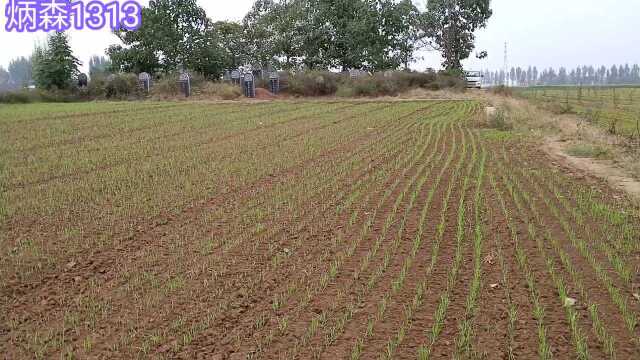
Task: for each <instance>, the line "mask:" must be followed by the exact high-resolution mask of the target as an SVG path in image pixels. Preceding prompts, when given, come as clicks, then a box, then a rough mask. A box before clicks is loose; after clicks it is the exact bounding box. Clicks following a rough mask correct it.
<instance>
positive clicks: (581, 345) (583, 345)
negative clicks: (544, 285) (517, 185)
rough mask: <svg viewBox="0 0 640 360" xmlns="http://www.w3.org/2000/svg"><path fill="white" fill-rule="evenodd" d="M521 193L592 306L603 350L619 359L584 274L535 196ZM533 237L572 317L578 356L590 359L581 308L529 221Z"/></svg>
mask: <svg viewBox="0 0 640 360" xmlns="http://www.w3.org/2000/svg"><path fill="white" fill-rule="evenodd" d="M521 191H522V190H521ZM521 196H522V198H523V200H524V202H526V203H529V204H530V209H531V213H532V214H533V216H534V218H535V219H536V221H537V223H538V225H539V226H540V227H541V228H543V229H546V231H544V233H543V235H542V236H543V237H544V239H545V240H546V241H547V242H549V243H551V245H552V247H553V250H554V251H555V253H556V254H557V255H558V257H559V258H560V261H561V263H562V266H563V267H564V269H565V270H566V272H567V273H569V274H570V275H571V278H572V280H573V283H574V285H575V287H576V288H577V289H578V292H579V293H580V297H581V299H583V301H584V302H585V304H587V305H588V309H589V316H590V317H591V321H592V324H593V329H594V332H595V334H596V337H597V338H598V340H599V341H600V343H601V345H602V346H603V349H604V351H605V353H606V354H607V355H608V356H609V357H610V358H612V359H615V358H616V352H615V340H614V338H613V337H612V336H611V335H610V334H609V332H608V330H607V329H606V327H605V325H604V324H603V323H602V321H601V320H600V317H599V315H598V305H597V304H595V303H593V302H591V301H590V300H589V298H590V296H589V292H587V291H586V289H585V287H584V283H583V281H582V277H581V276H580V274H581V272H578V271H577V270H576V269H575V267H574V266H573V264H572V261H571V259H570V257H569V255H568V254H567V253H566V251H564V249H563V248H562V245H561V244H560V242H559V241H558V240H557V239H556V238H555V237H554V236H553V235H552V234H551V231H550V230H549V229H548V227H547V225H546V224H545V222H544V220H543V218H542V217H541V216H540V213H539V212H538V210H537V209H536V208H535V205H534V204H533V199H531V198H530V195H529V194H527V193H525V192H522V193H521ZM520 206H522V205H521V203H520ZM529 236H530V237H531V238H532V239H534V238H535V239H536V241H537V242H538V248H539V252H540V255H541V256H543V257H544V258H546V259H547V260H546V264H547V269H548V272H549V274H551V278H552V280H553V282H554V283H555V284H556V288H557V289H558V293H559V295H560V299H561V301H562V302H563V305H564V306H565V308H566V309H567V313H568V314H567V316H568V318H569V324H570V326H571V332H572V334H574V335H573V338H574V341H575V346H576V350H577V353H578V356H579V358H583V359H585V358H588V357H589V355H588V347H587V340H586V338H585V337H584V335H582V334H581V332H580V329H579V328H578V324H577V319H578V313H577V311H575V309H574V308H573V307H572V305H570V304H568V303H567V299H568V298H569V297H568V295H567V290H566V287H565V285H564V281H563V279H562V277H561V275H559V274H558V273H557V272H556V271H555V266H556V265H555V261H554V260H553V258H552V257H551V256H549V254H547V252H546V251H545V249H544V243H543V242H542V240H541V237H540V236H539V235H538V234H537V230H536V228H535V225H534V224H533V223H530V224H529Z"/></svg>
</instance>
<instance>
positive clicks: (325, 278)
mask: <svg viewBox="0 0 640 360" xmlns="http://www.w3.org/2000/svg"><path fill="white" fill-rule="evenodd" d="M430 134H431V133H430ZM430 137H431V135H430ZM429 142H430V141H429ZM423 152H424V149H423V151H421V153H423ZM412 156H414V157H415V154H412ZM410 159H411V157H408V158H407V159H406V160H405V163H406V161H408V160H410ZM418 159H419V158H418V157H415V158H414V159H413V162H412V164H411V166H409V167H406V168H405V171H404V172H403V176H402V177H404V174H406V172H407V171H408V170H409V169H410V168H412V167H413V166H414V165H415V163H416V162H417V160H418ZM399 180H400V178H398V179H397V181H396V183H395V184H394V185H393V186H392V187H391V188H390V189H388V190H387V191H386V192H385V194H384V196H383V198H382V199H381V201H380V202H379V203H378V207H377V208H376V210H375V211H374V214H373V216H372V217H371V218H370V219H369V221H367V222H366V223H365V225H364V229H363V234H362V235H361V236H360V237H359V238H357V241H356V242H354V243H353V244H352V245H351V246H350V247H349V248H348V250H347V252H346V253H344V252H343V253H339V254H338V256H337V259H336V261H334V262H332V264H331V266H330V269H328V271H327V272H325V273H324V274H323V275H322V276H321V278H320V284H319V285H320V286H319V287H316V288H315V289H310V288H307V291H306V294H307V297H306V298H305V299H303V301H302V302H301V304H300V306H298V307H297V308H296V310H295V312H296V313H297V312H299V311H300V310H301V309H302V308H303V307H306V306H307V304H308V303H309V302H310V300H311V299H312V296H313V295H314V294H316V293H319V292H320V291H322V290H323V289H324V288H326V286H327V285H328V283H329V281H330V280H333V279H335V277H336V276H337V274H338V271H339V268H340V267H341V266H342V263H343V262H344V261H345V260H346V259H347V258H349V257H351V256H352V255H353V253H354V252H355V249H356V247H357V245H358V244H359V243H360V242H361V241H362V239H363V238H364V237H365V235H366V233H367V232H368V230H369V228H370V226H371V225H372V220H373V218H375V213H377V211H378V209H379V208H380V207H381V206H382V204H383V203H384V202H385V200H386V199H387V198H388V196H389V195H391V193H392V191H393V189H395V187H397V185H398V184H399ZM356 211H357V210H356ZM354 212H355V211H354ZM352 218H353V217H352ZM352 226H353V222H350V227H352ZM315 323H317V322H316V321H312V327H313V324H315ZM303 342H304V339H303Z"/></svg>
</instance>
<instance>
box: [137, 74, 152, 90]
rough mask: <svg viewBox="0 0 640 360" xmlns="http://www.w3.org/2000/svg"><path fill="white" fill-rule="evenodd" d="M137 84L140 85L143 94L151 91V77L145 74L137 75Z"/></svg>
mask: <svg viewBox="0 0 640 360" xmlns="http://www.w3.org/2000/svg"><path fill="white" fill-rule="evenodd" d="M138 83H140V87H141V88H142V90H143V91H144V92H147V93H148V92H149V90H151V75H149V73H146V72H141V73H140V74H139V75H138Z"/></svg>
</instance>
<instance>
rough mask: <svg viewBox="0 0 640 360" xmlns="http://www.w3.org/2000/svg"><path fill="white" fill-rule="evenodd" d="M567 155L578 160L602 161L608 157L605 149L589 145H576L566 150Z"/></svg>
mask: <svg viewBox="0 0 640 360" xmlns="http://www.w3.org/2000/svg"><path fill="white" fill-rule="evenodd" d="M567 153H568V154H569V155H571V156H575V157H580V158H594V159H602V158H606V157H608V156H609V152H608V151H607V149H604V148H602V147H600V146H597V145H591V144H577V145H573V146H571V147H570V148H569V149H567Z"/></svg>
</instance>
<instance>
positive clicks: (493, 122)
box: [487, 109, 513, 131]
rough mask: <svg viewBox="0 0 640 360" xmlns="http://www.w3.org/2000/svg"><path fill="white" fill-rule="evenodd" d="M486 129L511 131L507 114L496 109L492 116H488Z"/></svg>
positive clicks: (511, 127)
mask: <svg viewBox="0 0 640 360" xmlns="http://www.w3.org/2000/svg"><path fill="white" fill-rule="evenodd" d="M487 127H489V128H491V129H496V130H500V131H510V130H513V124H511V123H510V122H509V121H508V120H507V113H506V112H505V111H504V110H502V109H498V110H497V111H496V112H495V113H494V114H491V115H488V118H487Z"/></svg>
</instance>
